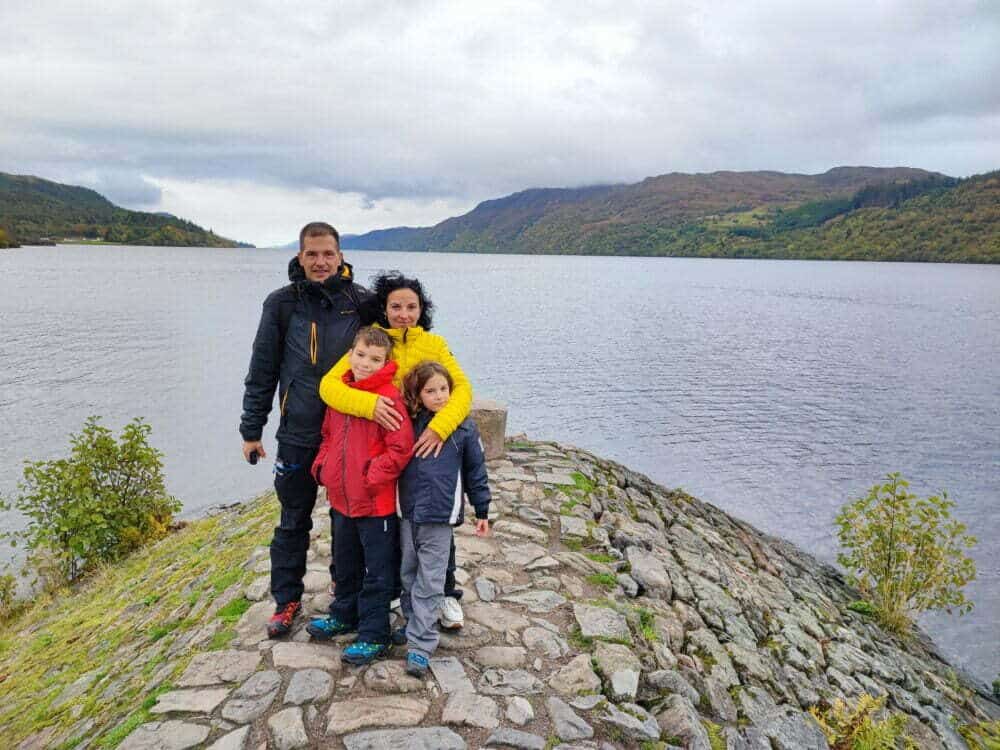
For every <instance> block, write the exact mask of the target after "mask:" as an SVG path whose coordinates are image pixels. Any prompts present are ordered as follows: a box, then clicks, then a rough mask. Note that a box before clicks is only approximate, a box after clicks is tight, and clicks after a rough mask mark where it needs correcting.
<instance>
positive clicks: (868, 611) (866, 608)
mask: <svg viewBox="0 0 1000 750" xmlns="http://www.w3.org/2000/svg"><path fill="white" fill-rule="evenodd" d="M847 608H848V609H849V610H851V612H857V613H858V614H859V615H864V616H865V617H875V616H876V615H877V614H878V608H877V607H876V606H875V605H874V604H872V603H871V602H866V601H864V600H862V599H858V600H857V601H853V602H851V603H850V604H848V605H847Z"/></svg>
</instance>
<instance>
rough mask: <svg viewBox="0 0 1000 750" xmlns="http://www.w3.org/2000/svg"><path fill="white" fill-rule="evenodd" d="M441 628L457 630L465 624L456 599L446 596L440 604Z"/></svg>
mask: <svg viewBox="0 0 1000 750" xmlns="http://www.w3.org/2000/svg"><path fill="white" fill-rule="evenodd" d="M440 623H441V627H442V628H444V629H445V630H458V629H459V628H461V627H462V626H463V625H464V624H465V614H464V613H463V612H462V605H461V604H459V603H458V600H457V599H452V598H451V597H450V596H446V597H445V598H444V601H443V602H442V603H441V618H440Z"/></svg>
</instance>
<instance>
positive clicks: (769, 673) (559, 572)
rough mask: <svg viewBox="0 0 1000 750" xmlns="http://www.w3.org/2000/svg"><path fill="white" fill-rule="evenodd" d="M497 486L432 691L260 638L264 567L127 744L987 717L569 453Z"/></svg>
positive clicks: (299, 634)
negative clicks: (859, 711) (848, 711)
mask: <svg viewBox="0 0 1000 750" xmlns="http://www.w3.org/2000/svg"><path fill="white" fill-rule="evenodd" d="M489 468H490V484H491V487H492V489H493V493H494V504H493V515H494V516H495V518H496V519H499V522H497V523H496V524H495V528H494V531H495V533H494V535H493V536H491V537H490V538H488V539H478V538H476V537H474V536H473V535H472V533H471V531H472V528H471V526H465V527H463V528H462V529H460V530H459V531H458V533H457V546H458V561H459V565H460V567H461V570H460V571H459V581H460V582H461V583H462V585H463V587H464V590H465V598H464V599H463V607H464V609H465V613H466V626H465V628H464V629H463V630H461V631H459V632H457V633H448V634H445V635H443V637H442V643H441V648H440V650H439V651H438V653H437V654H436V657H435V658H434V660H433V661H432V664H431V674H430V675H429V676H428V678H427V679H426V680H418V679H415V678H413V677H410V676H408V675H406V674H405V672H404V670H403V661H402V659H403V658H404V657H405V653H404V652H403V650H402V649H397V650H396V651H395V653H394V654H393V655H392V657H391V658H390V659H388V660H386V661H380V662H376V663H375V664H373V665H371V666H368V667H364V668H354V667H350V666H347V665H344V664H342V663H341V661H340V651H341V648H342V647H343V645H344V644H345V643H347V642H349V640H350V639H349V638H340V639H337V640H335V641H334V642H331V643H322V644H317V643H310V642H309V639H308V635H307V634H306V633H305V631H304V626H305V623H306V621H307V620H306V619H303V620H301V621H300V622H299V623H298V625H297V627H296V629H295V631H294V632H293V634H292V635H291V636H290V637H289V638H287V639H285V640H283V641H269V640H267V639H266V638H265V637H264V624H265V622H266V620H267V619H268V617H269V616H270V614H271V612H272V605H271V603H270V601H268V600H267V598H266V596H267V557H266V550H265V551H260V550H258V551H257V552H256V553H255V554H254V555H253V556H252V557H251V559H250V560H248V561H247V566H248V568H252V569H255V570H257V571H258V572H259V573H260V576H259V578H258V579H257V580H255V581H253V582H252V583H251V584H250V585H249V586H246V587H245V590H243V591H238V592H234V596H238V595H240V594H242V595H244V596H246V597H247V598H248V599H250V600H252V601H255V602H256V603H255V604H254V605H253V606H252V607H250V609H249V610H248V611H246V613H245V614H244V615H243V618H242V620H241V621H240V622H239V624H238V626H237V628H236V633H237V637H236V638H235V639H233V640H232V642H230V643H228V644H226V647H225V648H224V649H222V650H216V651H208V650H206V648H207V647H206V645H205V643H204V639H202V642H201V643H200V644H199V640H198V639H197V638H194V639H192V640H191V641H189V642H188V643H187V644H185V645H184V647H183V648H184V649H186V651H185V650H180V651H178V652H177V653H176V654H175V655H174V658H175V659H177V660H179V659H181V658H183V657H184V656H185V655H187V656H190V654H191V653H192V652H193V653H194V657H193V658H192V659H191V660H190V663H189V665H188V666H187V668H186V670H185V671H184V672H183V674H182V675H181V676H180V678H179V679H177V680H175V681H174V683H173V689H171V690H169V691H167V692H164V693H161V694H159V695H158V696H157V698H156V702H155V705H154V706H153V708H152V713H153V714H154V715H155V718H156V720H155V721H152V722H149V723H146V724H144V725H142V726H139V727H137V728H136V729H135V730H134V731H132V732H131V733H130V734H129V735H128V736H127V737H126V738H125V740H124V741H123V742H122V743H121V745H120V747H121V748H122V749H123V750H152V749H154V748H155V749H157V750H181V749H182V748H189V747H199V746H202V747H210V748H214V749H215V750H221V749H222V748H226V749H227V750H242V749H252V750H258V749H261V750H262V749H263V748H280V749H282V750H292V749H293V748H305V747H324V748H346V749H347V750H376V749H377V750H387V749H390V748H400V750H403V749H404V748H405V749H406V750H414V749H418V750H419V749H420V748H426V749H427V750H443V749H451V750H464V749H465V748H480V747H496V748H522V749H524V750H543V749H549V750H550V749H551V748H562V750H571V749H573V748H580V749H584V748H587V749H590V750H606V749H608V748H634V747H639V746H640V743H643V742H648V743H656V742H660V743H662V744H660V745H647V746H646V747H661V748H670V747H688V748H696V749H697V750H710V748H711V747H712V745H711V740H710V733H712V734H715V735H716V736H717V737H722V738H724V740H725V746H726V747H727V748H730V749H731V750H737V749H740V750H744V749H745V750H784V749H786V748H787V749H789V750H790V749H792V748H794V749H795V750H808V749H809V748H826V747H827V743H826V740H825V738H824V736H823V734H822V732H821V731H820V729H819V727H818V725H817V724H816V722H815V721H814V720H813V719H812V718H811V716H810V715H809V714H808V713H807V712H806V709H808V708H809V707H810V706H813V705H816V704H817V703H821V702H829V701H832V700H833V699H836V698H842V699H848V700H850V699H854V698H856V697H857V696H858V695H860V694H861V693H862V692H869V693H872V694H876V695H883V694H884V695H887V696H888V700H889V707H890V708H891V709H892V710H898V711H902V712H904V713H905V714H906V715H907V721H908V723H909V726H908V730H909V731H910V733H911V736H913V737H914V738H915V739H917V741H918V743H917V744H918V745H919V746H920V747H921V748H928V749H929V750H936V749H937V748H947V749H949V750H950V749H952V748H964V747H966V745H965V743H964V742H963V741H962V740H961V738H960V737H959V736H958V734H957V733H956V731H955V729H954V728H953V726H952V721H951V718H952V717H953V716H954V717H955V719H956V720H958V721H961V722H967V721H971V720H983V719H987V718H992V717H996V715H997V713H998V711H997V706H996V705H995V704H993V703H991V702H990V701H988V700H986V699H985V698H984V697H983V696H979V695H976V694H970V691H968V690H962V689H959V688H957V687H956V682H955V680H954V678H953V676H952V675H951V673H950V672H949V669H948V666H947V664H945V663H944V662H943V661H941V660H940V659H939V658H938V656H937V655H936V654H935V653H934V651H933V650H932V648H930V647H926V646H921V645H919V644H914V643H909V644H904V643H901V642H900V641H898V640H896V639H894V638H891V637H889V636H887V635H886V634H884V633H883V632H882V631H880V630H879V629H878V628H877V627H875V626H874V625H872V624H871V623H870V622H869V621H867V620H865V619H864V618H862V617H861V616H859V615H856V614H854V613H852V612H850V611H848V610H847V609H846V605H847V604H848V603H849V602H850V601H851V600H853V599H854V598H856V595H855V594H852V592H850V591H849V590H848V589H847V588H846V587H845V586H844V585H843V583H842V581H841V579H840V576H839V575H838V574H837V573H836V572H835V571H834V570H832V569H831V568H829V567H827V566H824V565H822V564H820V563H818V562H817V561H816V560H814V559H812V558H810V557H809V556H807V555H805V554H804V553H802V552H801V551H799V550H797V549H795V548H794V547H792V546H791V545H790V544H788V543H786V542H783V541H781V540H778V539H774V538H772V537H768V536H766V535H763V534H761V533H760V532H758V531H757V530H755V529H753V528H752V527H750V526H749V525H747V524H744V523H742V522H739V521H736V520H734V519H732V518H730V517H728V516H727V515H725V514H724V513H722V512H721V511H719V510H718V509H716V508H714V507H713V506H711V505H708V504H705V503H702V502H700V501H698V500H696V499H694V498H691V497H689V496H687V495H685V494H683V493H681V492H674V491H668V490H665V489H663V488H662V487H659V486H657V485H655V484H653V483H652V482H651V481H649V480H648V479H647V478H646V477H643V476H641V475H638V474H635V473H633V472H630V471H628V470H627V469H625V468H623V467H621V466H620V465H618V464H614V463H611V462H607V461H603V460H600V459H598V458H595V457H594V456H592V455H590V454H588V453H585V452H583V451H580V450H577V449H574V448H571V447H567V446H561V445H555V444H548V443H527V442H526V441H519V442H515V443H511V444H510V447H509V450H508V454H507V457H506V458H505V459H501V460H497V461H494V462H492V463H491V465H490V467H489ZM320 505H321V506H322V503H320ZM314 521H315V529H314V531H313V539H314V540H315V542H316V543H315V544H313V548H312V549H311V550H310V553H309V575H308V576H307V589H308V591H307V594H306V598H305V602H304V604H305V609H306V611H307V613H321V612H323V611H324V610H325V608H326V607H327V605H328V604H329V600H330V598H329V595H328V594H327V593H326V585H327V583H328V573H327V566H328V564H329V560H328V559H327V558H325V557H324V556H323V555H322V551H323V550H327V551H328V550H329V544H328V539H329V518H328V516H327V514H326V509H325V508H324V507H319V508H318V509H317V512H316V514H315V519H314ZM140 700H141V697H140ZM83 746H85V745H80V747H83Z"/></svg>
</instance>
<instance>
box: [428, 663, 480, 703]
mask: <svg viewBox="0 0 1000 750" xmlns="http://www.w3.org/2000/svg"><path fill="white" fill-rule="evenodd" d="M430 666H431V672H432V673H433V674H434V679H436V680H437V681H438V685H440V686H441V692H443V693H444V694H445V695H449V694H451V693H461V692H465V693H471V692H473V687H472V681H471V680H470V679H469V678H468V676H467V675H466V674H465V667H463V666H462V662H460V661H459V660H458V659H457V658H456V657H454V656H435V657H432V658H431V659H430Z"/></svg>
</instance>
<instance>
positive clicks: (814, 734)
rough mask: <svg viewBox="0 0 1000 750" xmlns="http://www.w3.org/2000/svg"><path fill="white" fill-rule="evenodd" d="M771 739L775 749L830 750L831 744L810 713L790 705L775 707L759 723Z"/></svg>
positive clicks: (759, 726)
mask: <svg viewBox="0 0 1000 750" xmlns="http://www.w3.org/2000/svg"><path fill="white" fill-rule="evenodd" d="M757 729H759V730H760V731H761V732H762V733H763V734H765V735H766V736H767V737H768V739H770V740H771V744H772V746H773V748H774V750H828V748H829V744H828V743H827V741H826V736H825V735H824V734H823V730H822V729H820V728H819V724H817V723H816V720H815V719H813V718H812V716H810V715H809V714H805V713H803V712H801V711H796V710H795V709H793V708H789V707H788V706H783V707H779V708H777V709H775V710H774V711H772V712H771V713H769V714H767V715H766V716H765V717H764V718H763V719H761V720H760V722H758V724H757Z"/></svg>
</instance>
